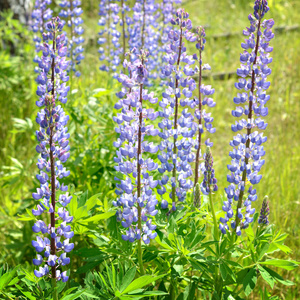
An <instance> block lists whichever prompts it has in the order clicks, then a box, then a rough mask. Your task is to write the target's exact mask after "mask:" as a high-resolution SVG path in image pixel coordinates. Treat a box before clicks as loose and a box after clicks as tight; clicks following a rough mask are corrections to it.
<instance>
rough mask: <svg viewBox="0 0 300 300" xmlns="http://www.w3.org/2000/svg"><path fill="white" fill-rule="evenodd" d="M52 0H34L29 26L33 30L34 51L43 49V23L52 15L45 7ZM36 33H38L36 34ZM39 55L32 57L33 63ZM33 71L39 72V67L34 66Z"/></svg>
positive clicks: (38, 58)
mask: <svg viewBox="0 0 300 300" xmlns="http://www.w3.org/2000/svg"><path fill="white" fill-rule="evenodd" d="M51 1H52V0H36V1H35V4H34V10H33V11H32V14H31V18H32V24H31V28H32V31H33V32H34V37H33V41H34V42H35V51H36V52H38V53H39V52H40V51H41V50H42V49H43V42H42V37H41V34H42V33H43V32H44V30H45V25H46V22H47V21H48V20H50V19H51V17H52V10H51V9H50V8H47V7H48V5H50V4H51ZM37 33H40V34H39V35H37ZM39 61H40V57H39V56H38V55H37V56H36V57H35V58H34V62H35V63H39ZM35 72H36V73H38V72H39V68H38V67H36V68H35Z"/></svg>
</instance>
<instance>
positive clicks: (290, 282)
mask: <svg viewBox="0 0 300 300" xmlns="http://www.w3.org/2000/svg"><path fill="white" fill-rule="evenodd" d="M262 268H263V269H264V270H265V271H266V272H268V273H269V275H270V276H271V277H272V278H273V279H274V280H276V281H277V282H279V283H281V284H284V285H287V286H291V285H294V283H293V282H292V281H290V280H284V279H283V278H282V277H281V276H280V275H279V274H278V273H276V272H275V271H273V270H271V269H269V268H268V267H266V266H262Z"/></svg>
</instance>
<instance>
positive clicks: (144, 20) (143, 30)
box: [141, 0, 146, 49]
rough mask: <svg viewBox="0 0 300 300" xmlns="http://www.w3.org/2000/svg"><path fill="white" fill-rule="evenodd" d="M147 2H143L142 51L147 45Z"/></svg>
mask: <svg viewBox="0 0 300 300" xmlns="http://www.w3.org/2000/svg"><path fill="white" fill-rule="evenodd" d="M145 2H146V0H144V1H143V25H142V31H141V35H142V36H141V41H142V45H141V49H143V48H144V44H145V26H146V10H145V4H146V3H145Z"/></svg>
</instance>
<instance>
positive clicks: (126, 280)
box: [120, 267, 136, 293]
mask: <svg viewBox="0 0 300 300" xmlns="http://www.w3.org/2000/svg"><path fill="white" fill-rule="evenodd" d="M135 273H136V267H133V268H131V269H130V270H128V271H127V272H126V274H125V276H124V278H123V281H122V284H121V287H120V292H121V293H122V292H123V291H124V290H125V289H126V288H127V287H128V285H129V284H130V282H131V281H132V280H133V279H134V276H135Z"/></svg>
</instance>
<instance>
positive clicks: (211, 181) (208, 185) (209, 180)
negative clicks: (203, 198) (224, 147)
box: [201, 147, 218, 195]
mask: <svg viewBox="0 0 300 300" xmlns="http://www.w3.org/2000/svg"><path fill="white" fill-rule="evenodd" d="M204 161H205V163H204V172H203V174H204V177H203V181H202V184H201V189H202V192H203V193H204V194H205V195H208V194H209V193H211V192H213V191H214V192H216V191H217V190H218V186H217V179H216V178H215V170H214V168H213V165H214V161H213V157H212V155H211V151H210V147H207V148H206V153H205V155H204Z"/></svg>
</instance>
